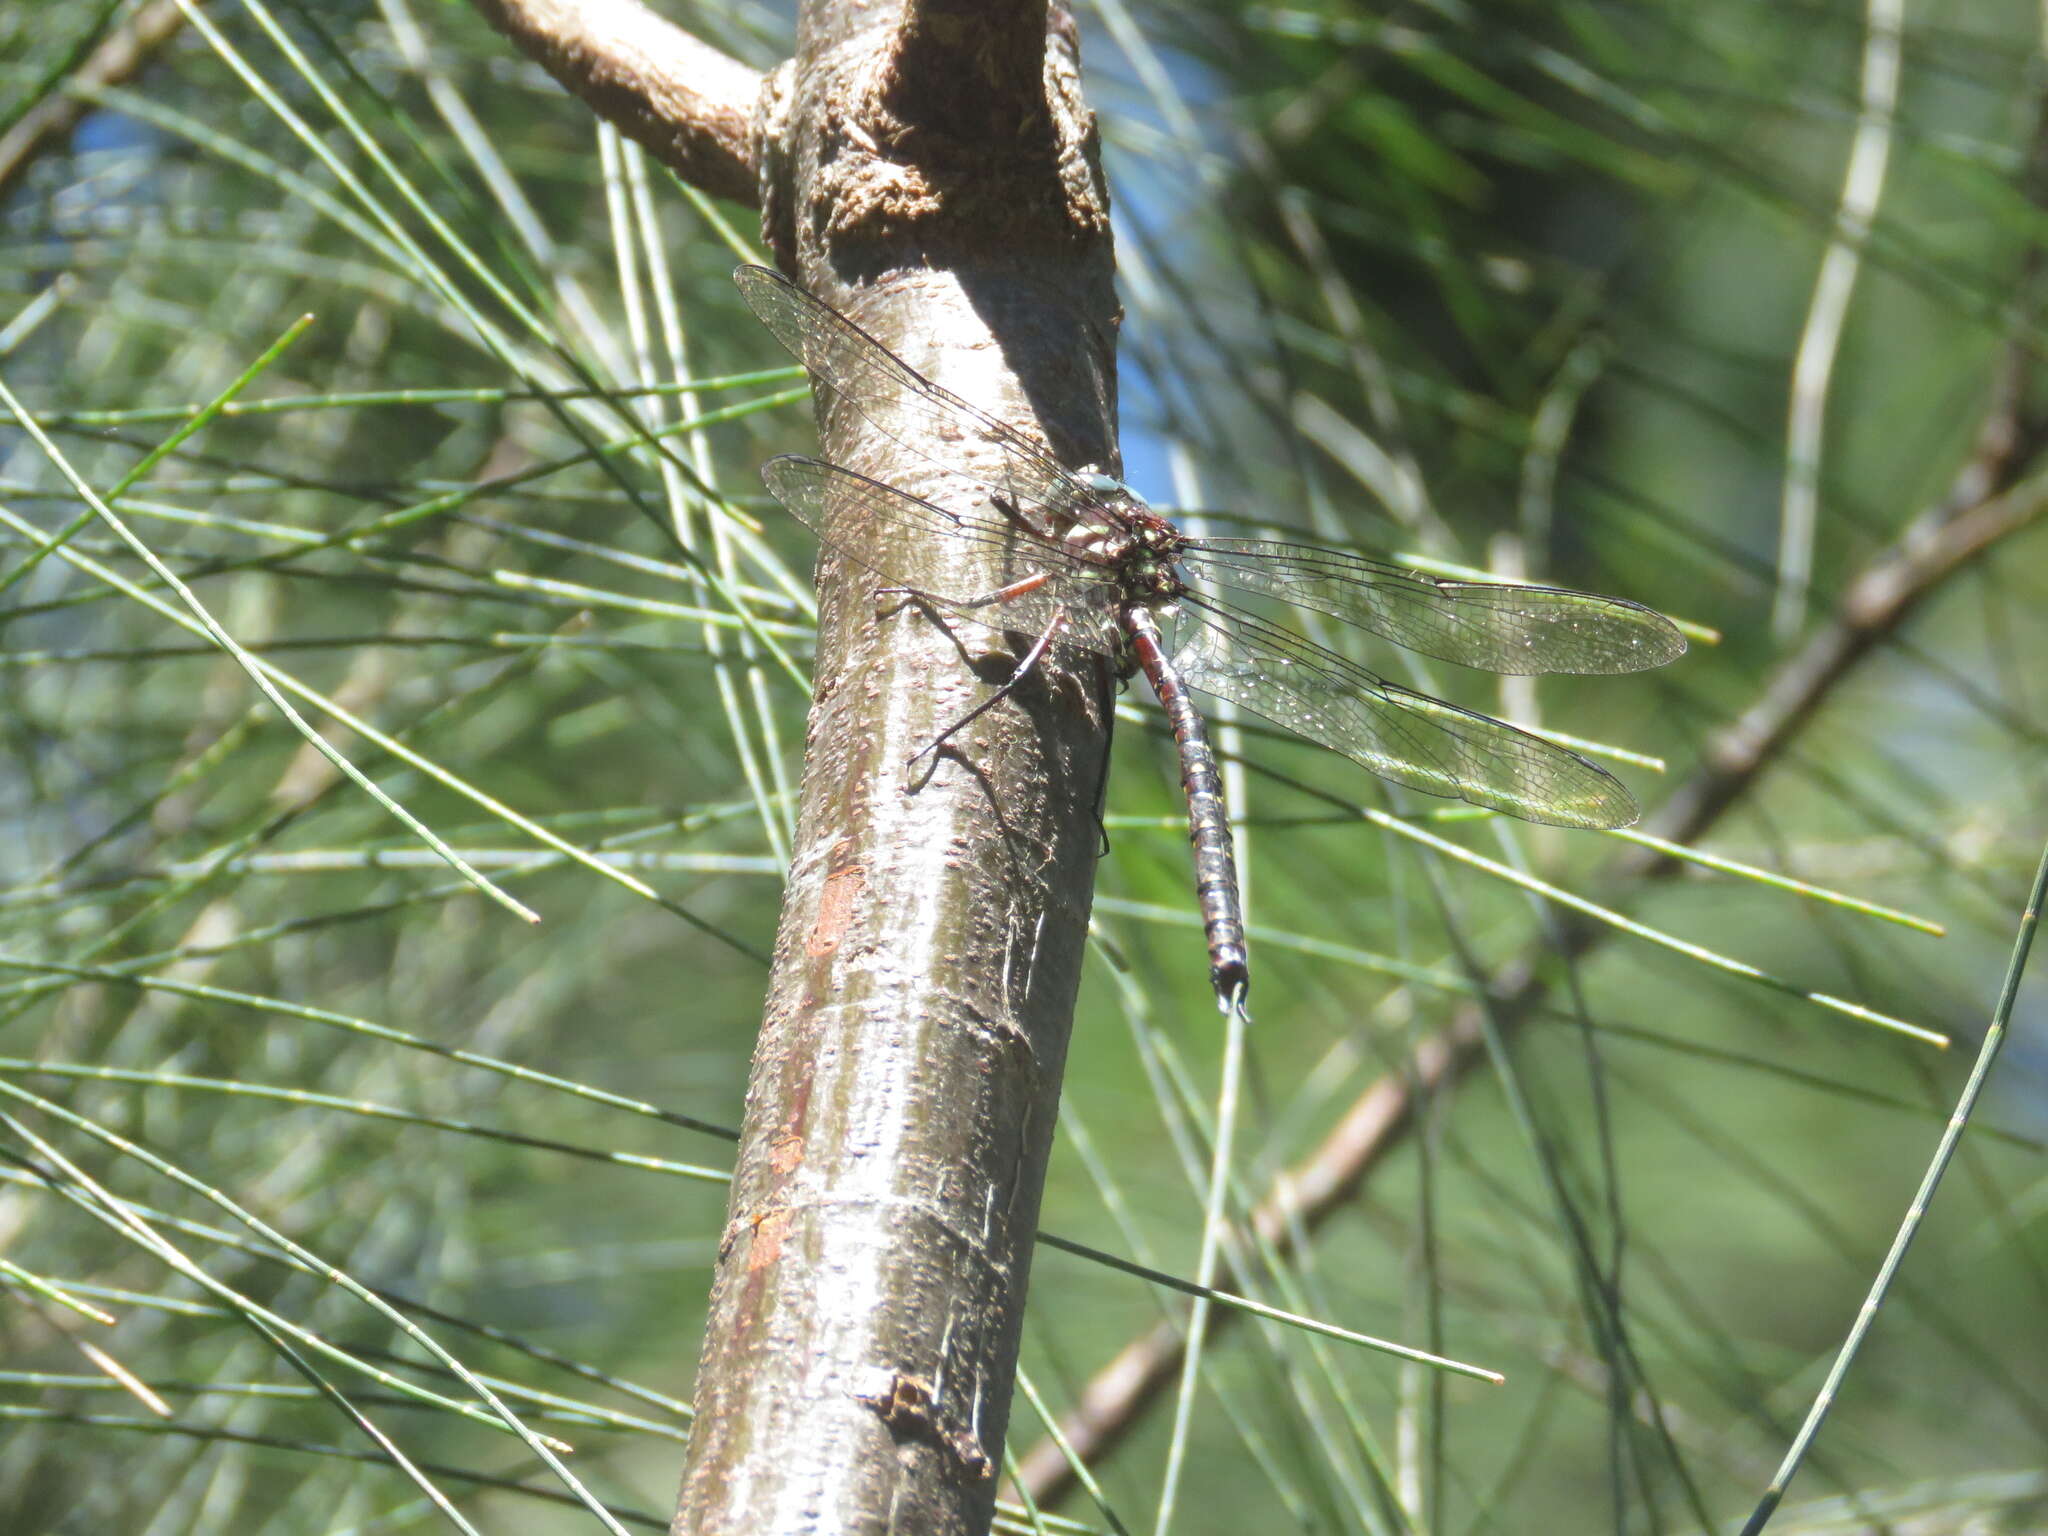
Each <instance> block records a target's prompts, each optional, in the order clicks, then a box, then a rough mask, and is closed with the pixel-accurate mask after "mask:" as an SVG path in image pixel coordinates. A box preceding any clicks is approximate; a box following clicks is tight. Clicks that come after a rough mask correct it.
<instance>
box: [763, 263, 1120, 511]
mask: <svg viewBox="0 0 2048 1536" xmlns="http://www.w3.org/2000/svg"><path fill="white" fill-rule="evenodd" d="M733 281H734V282H735V283H737V284H738V285H739V290H740V296H741V297H742V298H744V299H745V300H746V301H747V307H748V308H750V309H751V310H753V312H754V313H755V314H756V315H757V316H759V317H760V320H761V323H762V324H763V325H765V326H767V327H768V329H769V330H770V331H771V332H773V333H774V336H775V339H776V340H777V341H779V342H781V343H782V345H783V346H784V347H785V348H787V349H788V351H789V352H790V354H791V355H792V356H793V357H795V358H796V360H797V361H798V362H800V363H802V364H803V365H804V367H805V368H807V369H809V370H810V373H811V376H812V378H813V379H814V380H816V381H817V383H818V384H820V385H822V386H824V387H825V388H826V389H829V390H831V391H832V392H834V393H836V394H838V395H840V396H842V397H844V398H845V400H846V402H847V403H848V404H849V405H851V406H852V407H853V408H854V409H855V410H856V411H858V412H860V414H861V415H862V416H863V417H865V418H866V419H867V421H868V422H869V424H870V425H872V426H873V427H875V428H876V430H878V431H880V432H882V433H883V434H884V435H885V436H888V437H890V438H893V439H894V440H895V441H896V442H898V443H901V444H902V445H903V446H904V447H906V448H908V449H910V450H911V452H913V453H916V454H918V455H919V456H921V457H924V458H926V459H928V460H929V461H930V462H932V463H933V464H936V465H937V466H938V467H939V468H941V469H943V470H945V471H946V472H947V473H949V474H952V475H957V476H959V477H960V478H962V479H965V480H970V481H973V482H975V483H977V484H981V485H985V486H987V487H989V488H990V489H991V490H994V491H996V492H998V493H1000V494H1002V495H1004V496H1006V497H1008V498H1010V499H1011V500H1012V502H1013V503H1017V504H1020V505H1022V506H1023V508H1024V509H1025V510H1027V511H1029V510H1035V509H1036V508H1038V507H1044V508H1046V509H1048V510H1050V511H1052V512H1053V513H1055V514H1058V513H1063V512H1066V511H1067V510H1068V509H1070V508H1072V507H1075V506H1077V505H1079V504H1080V503H1081V501H1082V500H1084V499H1085V496H1086V492H1085V490H1084V488H1083V487H1082V486H1081V485H1080V483H1079V482H1078V481H1077V480H1075V479H1074V477H1073V476H1072V475H1070V474H1069V473H1068V472H1067V471H1066V469H1065V468H1063V467H1062V466H1061V464H1060V462H1059V461H1058V460H1057V459H1055V458H1053V456H1052V455H1051V454H1049V453H1048V452H1046V450H1045V449H1043V448H1042V447H1040V446H1039V445H1038V444H1037V443H1034V442H1033V441H1032V440H1031V439H1030V438H1028V437H1026V436H1025V435H1024V434H1023V433H1021V432H1019V431H1018V430H1017V429H1016V428H1015V427H1013V426H1011V425H1010V424H1009V423H1008V422H1005V421H1001V420H999V419H998V418H996V417H994V416H991V415H990V414H989V413H988V412H986V411H984V410H982V409H981V408H980V407H979V406H976V405H971V404H969V403H968V402H967V401H965V400H963V399H961V398H960V397H959V396H958V395H956V394H954V393H953V392H952V391H951V390H949V389H946V388H944V387H943V386H941V385H939V384H935V383H934V382H932V380H930V379H928V378H926V377H925V376H924V375H923V374H921V373H919V372H918V371H917V370H916V369H915V368H912V367H911V366H910V365H909V364H908V363H906V362H904V361H903V359H901V358H900V357H898V356H896V354H895V353H893V352H891V351H890V350H889V349H888V348H887V347H885V346H883V345H882V344H881V343H880V342H879V341H877V340H876V339H875V338H874V337H872V336H870V335H869V334H868V333H867V332H866V331H864V330H862V329H861V328H860V327H859V326H858V325H855V324H854V323H853V322H852V321H851V320H849V319H847V318H846V317H845V316H844V315H842V314H840V313H839V311H837V310H836V309H833V308H832V307H831V306H830V305H828V304H825V303H822V302H820V301H819V300H817V299H815V298H813V297H812V296H811V295H810V294H808V293H806V292H804V290H803V289H801V288H799V287H797V286H796V284H794V283H792V282H791V281H790V280H789V279H788V278H786V277H784V276H783V275H782V274H781V273H780V272H776V271H773V270H771V269H770V268H768V267H753V266H748V267H741V268H740V269H739V270H738V271H737V272H735V273H733ZM975 441H980V442H983V443H986V444H988V445H990V446H992V447H994V448H995V449H996V450H997V451H998V452H999V453H1000V455H1001V459H1002V467H1001V468H1000V470H992V471H983V470H978V469H976V468H975V467H974V466H973V464H972V462H971V460H956V459H952V458H935V457H933V456H932V448H933V445H934V444H935V443H942V442H951V443H961V442H967V443H972V442H975Z"/></svg>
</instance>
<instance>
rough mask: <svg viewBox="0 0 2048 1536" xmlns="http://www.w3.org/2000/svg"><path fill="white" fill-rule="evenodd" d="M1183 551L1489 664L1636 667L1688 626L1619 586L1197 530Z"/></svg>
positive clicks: (1666, 651) (1431, 650) (1285, 593)
mask: <svg viewBox="0 0 2048 1536" xmlns="http://www.w3.org/2000/svg"><path fill="white" fill-rule="evenodd" d="M1182 559H1183V561H1184V562H1185V563H1186V564H1187V565H1188V567H1189V568H1190V569H1191V570H1193V571H1195V572H1197V573H1199V574H1200V576H1201V577H1202V578H1203V579H1205V580H1208V581H1211V582H1213V583H1215V584H1216V585H1217V586H1220V587H1229V588H1232V589H1234V590H1236V591H1239V592H1254V593H1257V594H1259V595H1260V596H1262V597H1276V598H1279V599H1280V600H1281V601H1282V602H1288V603H1293V604H1295V605H1296V606H1297V607H1301V608H1312V609H1314V610H1315V611H1316V612H1317V613H1326V614H1328V615H1329V616H1330V617H1331V618H1333V619H1342V620H1343V621H1344V622H1345V623H1347V624H1355V625H1357V626H1358V627H1359V628H1360V629H1363V630H1366V631H1368V632H1370V633H1372V634H1375V635H1378V636H1380V637H1381V638H1383V639H1387V640H1391V641H1393V642H1394V643H1395V644H1396V645H1399V646H1404V647H1406V648H1407V649H1408V650H1411V651H1420V652H1421V653H1422V654H1423V655H1425V656H1434V657H1436V658H1437V659H1438V660H1439V661H1454V662H1457V663H1459V664H1460V665H1462V666H1467V667H1481V668H1484V669H1485V670H1486V671H1488V672H1509V673H1517V674H1520V673H1536V672H1640V671H1643V670H1644V669H1646V668H1649V667H1661V666H1663V665H1664V663H1665V662H1667V661H1673V660H1676V659H1677V658H1678V657H1680V656H1682V655H1684V654H1685V636H1683V635H1681V634H1680V633H1679V632H1678V629H1677V627H1676V626H1675V625H1673V624H1672V622H1671V621H1670V620H1669V619H1667V618H1665V617H1664V616H1663V615H1662V614H1661V613H1658V612H1657V611H1656V610H1654V609H1651V608H1645V607H1644V606H1643V605H1642V604H1640V603H1632V602H1629V601H1628V600H1627V599H1626V598H1619V597H1600V596H1597V595H1595V594H1593V593H1590V592H1571V591H1567V590H1565V589H1564V588H1562V587H1524V586H1512V585H1508V584H1506V583H1500V582H1483V581H1444V580H1440V579H1438V578H1436V577H1434V576H1424V575H1421V574H1420V573H1418V572H1415V571H1409V570H1404V569H1402V568H1401V567H1400V566H1397V565H1389V564H1387V563H1385V562H1384V561H1380V560H1369V559H1367V558H1366V557H1365V556H1363V555H1354V554H1349V553H1347V552H1345V551H1343V550H1335V549H1316V548H1313V547H1311V546H1309V545H1305V544H1285V543H1279V542H1276V541H1274V540H1271V539H1196V540H1194V541H1193V542H1192V544H1191V545H1190V546H1189V548H1188V550H1187V551H1186V553H1185V554H1184V555H1183V556H1182Z"/></svg>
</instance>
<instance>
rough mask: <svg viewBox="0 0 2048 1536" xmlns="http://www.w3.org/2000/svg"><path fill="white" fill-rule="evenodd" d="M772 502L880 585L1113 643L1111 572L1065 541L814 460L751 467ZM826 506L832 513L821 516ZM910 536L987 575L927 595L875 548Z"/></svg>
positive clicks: (1071, 637)
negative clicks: (967, 557)
mask: <svg viewBox="0 0 2048 1536" xmlns="http://www.w3.org/2000/svg"><path fill="white" fill-rule="evenodd" d="M761 478H762V479H763V480H765V481H766V482H767V484H768V489H769V490H771V491H773V492H774V493H775V499H776V500H777V501H779V502H781V503H782V504H783V505H784V506H785V507H787V508H789V510H790V511H791V512H792V513H794V514H795V515H796V518H797V520H798V521H799V522H801V523H803V524H804V526H806V527H807V528H809V529H810V530H811V531H812V532H813V533H815V534H817V535H818V537H819V539H821V540H822V541H824V542H826V543H829V544H830V545H831V546H832V547H833V548H834V549H837V550H839V551H840V552H842V553H843V554H845V555H847V556H849V557H850V558H852V559H854V560H857V561H859V562H860V563H861V564H862V565H864V566H866V567H867V568H868V569H869V570H871V571H873V572H875V573H876V574H877V575H879V576H881V577H882V578H883V579H884V580H886V581H891V582H895V583H897V584H898V585H900V586H903V587H905V588H907V589H908V590H910V591H912V592H915V593H917V594H918V595H919V596H920V597H924V598H927V599H929V600H930V601H932V602H933V603H936V604H938V605H939V606H940V607H942V608H946V609H949V610H950V611H952V612H954V613H957V614H959V615H960V616H961V617H963V618H967V619H972V620H973V621H974V622H975V623H977V624H982V625H986V626H988V627H989V628H992V629H1006V630H1018V631H1022V632H1043V631H1044V630H1046V629H1049V628H1050V627H1051V626H1052V623H1053V620H1054V618H1055V617H1057V618H1058V619H1059V620H1060V624H1061V629H1060V635H1061V638H1063V639H1065V640H1068V641H1070V642H1071V643H1073V644H1075V645H1081V646H1086V647H1087V648H1088V649H1090V650H1094V651H1101V652H1103V653H1104V654H1105V655H1109V656H1116V655H1118V654H1119V653H1120V652H1121V651H1122V649H1123V638H1122V631H1121V630H1120V629H1119V628H1118V626H1117V618H1116V594H1117V580H1116V572H1115V571H1114V570H1113V569H1112V568H1111V567H1109V566H1106V565H1103V564H1100V563H1098V562H1093V561H1090V560H1088V559H1087V558H1086V557H1085V556H1083V555H1081V554H1078V553H1076V552H1075V551H1074V550H1072V549H1069V548H1067V547H1066V546H1065V545H1062V544H1056V543H1053V542H1052V541H1050V540H1047V539H1041V538H1039V537H1038V536H1037V535H1035V534H1033V533H1031V532H1030V531H1029V530H1028V529H1024V528H1021V527H1019V526H1018V525H1017V524H1015V523H1013V522H1010V521H1008V520H1006V519H1003V518H998V517H984V516H977V515H975V514H973V513H965V512H949V511H947V510H946V509H945V508H944V507H940V506H936V505H934V504H933V503H931V502H929V501H925V500H924V499H923V498H921V497H917V496H912V495H911V494H910V493H909V492H907V491H899V490H897V489H896V488H895V487H894V486H890V485H884V484H882V483H881V481H879V480H870V479H869V478H868V477H867V476H866V475H860V474H855V473H854V472H853V471H852V470H850V469H842V468H840V467H839V466H838V465H837V464H827V463H825V462H824V461H823V460H822V459H808V458H803V457H800V456H798V455H795V454H784V455H782V456H780V457H778V458H773V459H770V460H769V461H768V462H767V463H766V464H763V465H762V466H761ZM827 503H830V504H831V505H832V506H833V507H834V508H836V509H837V511H838V515H837V516H836V517H835V518H833V519H832V520H830V521H828V520H827V518H826V515H825V513H826V506H827ZM905 537H907V538H909V539H912V540H920V539H921V540H930V539H935V538H937V539H946V540H949V541H953V542H955V543H958V544H964V545H966V546H969V547H972V548H975V549H979V550H981V551H983V552H984V553H985V555H986V557H987V558H986V559H984V560H983V561H982V562H981V566H982V569H984V570H985V571H988V572H989V573H991V576H992V581H991V585H990V587H989V589H988V590H986V591H982V592H966V593H960V592H933V591H931V590H929V588H928V586H927V584H926V582H925V581H924V580H922V579H917V578H914V577H912V576H911V575H909V574H908V573H907V571H905V570H901V569H892V567H891V565H890V563H889V562H887V561H886V560H884V559H878V558H877V557H876V552H877V551H878V550H880V549H886V548H888V547H889V546H890V541H891V540H892V539H893V540H896V541H898V542H899V543H900V542H901V540H902V539H903V538H905Z"/></svg>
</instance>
